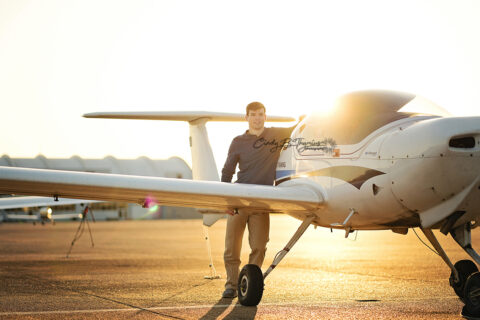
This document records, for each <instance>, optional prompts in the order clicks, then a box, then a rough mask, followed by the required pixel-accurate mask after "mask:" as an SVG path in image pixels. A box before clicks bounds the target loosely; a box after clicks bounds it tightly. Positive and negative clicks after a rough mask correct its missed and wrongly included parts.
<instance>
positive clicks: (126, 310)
mask: <svg viewBox="0 0 480 320" xmlns="http://www.w3.org/2000/svg"><path fill="white" fill-rule="evenodd" d="M444 299H458V297H457V296H448V297H444ZM412 300H413V301H419V300H438V297H427V298H418V299H415V298H413V299H394V300H380V301H375V302H374V303H382V302H400V301H412ZM340 301H343V302H355V301H353V300H352V301H345V300H338V301H337V300H330V301H326V302H329V303H332V302H340ZM357 302H358V301H357ZM261 306H267V307H271V306H302V307H329V306H328V305H326V304H323V305H322V304H309V303H295V302H285V303H262V304H261ZM229 307H235V308H238V307H241V308H248V307H244V306H241V305H238V304H236V303H235V304H215V305H211V304H210V305H208V304H206V305H193V306H171V307H151V308H122V309H86V310H50V311H19V312H0V316H28V315H48V314H72V313H96V312H138V311H158V310H181V309H204V308H210V309H212V308H225V309H227V308H229Z"/></svg>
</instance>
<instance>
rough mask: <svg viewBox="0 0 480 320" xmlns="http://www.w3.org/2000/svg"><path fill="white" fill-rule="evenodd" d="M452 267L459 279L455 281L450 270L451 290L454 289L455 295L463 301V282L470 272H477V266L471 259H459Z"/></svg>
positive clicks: (464, 282)
mask: <svg viewBox="0 0 480 320" xmlns="http://www.w3.org/2000/svg"><path fill="white" fill-rule="evenodd" d="M454 267H455V269H457V271H458V276H459V278H460V281H459V282H455V277H454V275H453V272H452V273H451V274H450V285H451V286H452V288H453V290H455V293H456V294H457V296H459V297H460V299H462V301H463V300H464V297H465V284H466V282H467V279H468V277H469V276H470V275H471V274H473V273H475V272H478V268H477V265H476V264H475V263H473V261H471V260H460V261H458V262H457V263H455V265H454Z"/></svg>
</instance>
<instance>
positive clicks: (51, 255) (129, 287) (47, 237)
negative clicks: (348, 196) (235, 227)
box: [0, 216, 480, 319]
mask: <svg viewBox="0 0 480 320" xmlns="http://www.w3.org/2000/svg"><path fill="white" fill-rule="evenodd" d="M299 225H300V221H298V220H295V219H293V218H291V217H288V216H272V222H271V234H270V242H269V245H268V251H267V257H266V260H265V265H264V269H265V268H266V267H268V265H269V264H270V263H271V262H272V260H273V257H274V255H275V253H276V252H277V251H279V250H281V249H282V248H283V247H284V246H285V244H286V243H287V242H288V240H289V239H290V237H291V235H292V234H293V233H294V232H295V230H296V229H297V227H298V226H299ZM77 227H78V222H64V223H60V222H59V223H57V224H56V225H45V226H42V225H39V224H37V225H35V226H33V225H32V224H29V223H15V224H13V223H4V224H1V225H0V243H1V246H0V284H1V285H0V318H1V319H84V318H88V319H105V318H110V319H216V318H226V319H254V318H255V319H374V318H375V319H393V318H396V319H461V316H460V311H461V308H462V303H461V301H460V300H459V299H458V298H457V297H456V295H455V293H454V292H453V289H451V288H450V286H449V284H448V277H449V275H450V271H449V269H448V268H447V266H446V265H445V264H444V262H443V261H442V260H441V258H440V257H439V256H437V255H436V254H435V253H433V252H432V251H430V250H429V249H428V248H426V247H425V246H424V245H423V244H422V243H421V242H420V241H419V240H418V239H417V237H416V235H415V234H414V233H413V232H412V231H411V230H410V232H409V233H408V235H399V234H394V233H392V232H391V231H369V232H365V231H364V232H359V233H358V234H355V233H353V234H350V236H349V238H348V239H345V238H344V232H340V231H334V232H333V233H331V232H330V230H328V229H322V228H318V229H314V228H313V227H310V228H309V229H308V230H307V232H306V233H305V234H304V236H303V237H302V238H301V239H300V240H299V242H298V243H297V244H296V246H295V247H294V248H293V249H292V251H291V252H290V253H289V254H288V255H287V256H286V258H285V259H284V260H283V261H282V262H281V263H280V265H279V266H278V267H277V268H276V269H275V270H274V271H273V272H272V273H271V274H270V275H269V276H268V277H267V279H266V281H265V291H264V295H263V299H262V301H261V303H260V304H259V305H258V307H243V306H241V305H239V304H238V303H237V299H233V300H228V299H220V296H221V293H222V291H223V285H224V281H225V280H224V279H225V271H224V268H223V258H222V255H223V242H224V239H223V238H224V230H225V220H221V221H219V222H218V223H217V224H216V225H214V226H213V227H212V228H210V229H209V234H210V240H211V243H212V254H213V260H214V266H215V268H216V269H217V272H218V274H219V275H220V276H221V277H222V278H221V279H217V280H208V279H204V276H208V275H210V274H211V270H210V268H209V259H208V254H207V247H206V243H205V240H204V234H203V228H202V225H201V221H200V220H163V221H162V220H154V221H152V220H150V221H117V222H96V223H90V227H91V230H92V233H93V241H94V247H93V248H92V246H91V240H90V234H89V232H88V229H85V231H84V233H83V235H82V236H81V238H80V239H79V240H78V241H77V243H76V244H75V245H74V247H73V249H72V251H71V254H70V256H69V257H68V258H66V253H67V252H68V250H69V246H70V243H71V241H72V239H73V237H74V234H75V231H76V230H77ZM417 232H418V231H417ZM435 234H436V235H437V238H438V239H439V241H440V243H441V244H442V245H443V246H444V249H445V250H446V251H447V254H448V255H449V256H450V258H451V259H452V260H453V261H454V262H455V261H457V260H460V259H467V254H466V253H464V252H463V250H462V249H461V248H460V247H459V246H458V245H457V244H456V243H455V242H454V241H453V240H452V239H450V237H446V236H444V235H443V234H440V233H439V232H435ZM419 236H420V237H421V238H422V239H425V237H424V236H423V234H422V233H421V232H419ZM472 237H473V245H474V247H475V244H478V245H480V232H478V231H477V230H474V231H473V235H472ZM478 245H477V247H478ZM248 251H249V250H248V242H247V241H246V237H245V239H244V250H243V255H242V261H243V262H246V261H247V259H248Z"/></svg>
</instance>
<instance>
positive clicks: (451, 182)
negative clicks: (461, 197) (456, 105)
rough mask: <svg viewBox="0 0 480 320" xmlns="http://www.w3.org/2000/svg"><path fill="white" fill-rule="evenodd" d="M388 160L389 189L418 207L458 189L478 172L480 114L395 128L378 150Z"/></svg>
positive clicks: (428, 205) (419, 209)
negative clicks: (389, 162)
mask: <svg viewBox="0 0 480 320" xmlns="http://www.w3.org/2000/svg"><path fill="white" fill-rule="evenodd" d="M380 157H381V159H385V160H388V161H391V165H392V169H391V171H390V172H389V177H390V180H391V190H392V192H393V194H394V195H395V197H396V198H397V199H398V201H399V202H401V203H402V204H403V205H404V206H405V207H407V208H408V209H410V210H412V211H415V212H422V211H425V210H428V209H429V208H432V207H434V206H436V205H438V204H440V203H442V202H445V201H448V200H449V199H450V198H452V197H454V196H455V195H457V194H459V193H460V192H462V191H463V190H464V189H465V188H467V187H468V186H470V185H471V184H472V183H473V182H474V181H476V180H477V178H478V176H479V174H480V117H465V118H437V119H430V120H425V121H421V122H417V123H415V124H414V125H411V126H410V127H407V128H401V129H400V128H399V129H398V130H397V131H396V132H394V133H392V134H391V135H390V136H388V137H387V138H386V139H385V141H384V143H383V144H382V148H381V151H380Z"/></svg>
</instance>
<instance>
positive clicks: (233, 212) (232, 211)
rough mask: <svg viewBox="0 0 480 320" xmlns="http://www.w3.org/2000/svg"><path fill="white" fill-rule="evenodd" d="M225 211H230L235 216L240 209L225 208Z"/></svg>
mask: <svg viewBox="0 0 480 320" xmlns="http://www.w3.org/2000/svg"><path fill="white" fill-rule="evenodd" d="M225 212H226V213H228V214H229V215H231V216H234V215H236V214H238V209H234V210H230V209H228V210H225Z"/></svg>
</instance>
